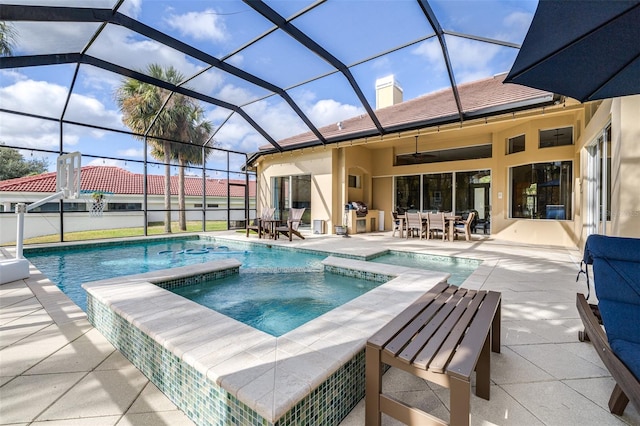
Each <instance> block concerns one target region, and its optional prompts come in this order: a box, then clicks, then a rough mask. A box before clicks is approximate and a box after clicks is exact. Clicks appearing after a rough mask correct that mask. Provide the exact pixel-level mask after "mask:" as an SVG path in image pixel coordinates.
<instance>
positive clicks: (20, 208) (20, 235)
mask: <svg viewBox="0 0 640 426" xmlns="http://www.w3.org/2000/svg"><path fill="white" fill-rule="evenodd" d="M26 212H27V205H26V204H25V203H18V204H16V214H17V215H18V226H17V230H16V259H23V258H24V256H23V255H22V245H23V241H24V214H25V213H26Z"/></svg>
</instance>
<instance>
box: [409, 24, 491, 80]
mask: <svg viewBox="0 0 640 426" xmlns="http://www.w3.org/2000/svg"><path fill="white" fill-rule="evenodd" d="M446 43H447V50H448V52H449V58H450V60H451V65H452V66H453V69H454V71H455V76H456V83H458V84H459V83H464V82H468V81H473V80H478V79H480V78H485V77H487V76H488V75H493V74H495V71H494V70H493V68H492V64H494V62H495V58H496V56H497V55H498V54H499V53H500V49H501V48H500V46H497V45H495V44H490V43H482V42H478V41H473V40H468V39H465V38H461V37H454V36H447V37H446ZM412 53H413V54H415V55H419V56H421V57H423V58H424V59H425V60H426V61H427V62H428V68H429V71H430V72H431V73H445V72H446V65H445V62H444V56H443V54H442V48H441V47H440V43H439V42H438V41H437V40H436V39H431V40H427V41H425V42H424V43H421V44H420V45H419V46H418V47H416V48H415V49H414V50H413V52H412Z"/></svg>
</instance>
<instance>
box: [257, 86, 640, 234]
mask: <svg viewBox="0 0 640 426" xmlns="http://www.w3.org/2000/svg"><path fill="white" fill-rule="evenodd" d="M596 106H597V104H580V103H578V102H575V101H570V100H567V101H566V102H565V103H562V104H558V105H555V106H552V107H546V108H544V109H543V108H536V109H532V110H527V111H521V112H517V113H512V114H508V115H503V116H499V117H489V118H487V119H486V120H484V119H481V120H474V121H471V122H464V123H462V124H460V123H456V124H452V125H447V126H439V127H432V128H425V129H419V130H415V131H407V132H403V133H394V134H388V135H385V136H382V137H377V138H368V139H364V140H363V139H354V140H353V141H347V142H341V143H339V144H331V145H327V146H326V147H315V148H304V149H302V150H296V151H293V152H286V153H283V154H280V153H277V154H267V155H264V156H262V157H260V158H259V159H258V160H257V162H256V166H257V175H258V182H259V183H258V188H259V190H258V194H259V195H258V206H259V208H258V209H259V210H260V209H261V208H262V207H265V206H268V205H269V204H270V203H271V194H272V193H271V188H270V185H271V182H272V178H273V177H277V176H287V175H301V174H310V175H311V178H312V179H311V182H312V184H311V193H312V198H311V220H324V221H326V222H327V228H326V229H327V231H328V232H330V233H332V232H334V225H341V224H342V220H343V219H342V217H343V208H344V204H345V203H346V202H348V201H363V202H365V203H366V204H367V205H368V206H369V209H373V210H382V211H384V212H385V213H386V214H385V215H384V222H385V229H386V230H391V229H392V222H391V214H390V213H391V211H392V210H394V177H396V176H403V175H417V174H428V173H444V172H459V171H473V170H490V171H491V190H490V206H491V235H492V236H493V237H495V238H499V239H504V240H511V241H518V242H522V243H530V244H546V245H557V246H579V245H581V244H583V242H584V238H585V236H586V230H585V224H584V221H585V215H584V211H585V209H586V208H587V204H586V198H587V195H586V185H585V182H586V181H587V179H588V176H587V175H586V173H587V171H586V167H585V165H586V156H587V151H586V148H585V147H586V145H588V144H589V143H591V142H592V141H593V140H594V138H595V137H596V136H597V135H598V133H599V132H600V133H601V132H602V130H603V129H604V128H605V127H606V125H607V123H608V122H611V125H612V141H611V143H612V145H611V148H612V150H611V152H612V201H611V206H610V207H611V212H612V220H611V222H610V224H608V227H607V232H606V233H607V234H609V235H618V236H634V237H639V236H640V189H639V185H640V96H629V97H625V98H617V99H614V100H606V101H603V102H601V103H600V105H599V106H598V107H597V110H595V113H594V112H593V110H594V109H595V108H596ZM587 122H588V124H585V123H587ZM562 127H573V137H574V144H573V145H567V146H557V147H550V148H539V147H538V134H539V133H538V132H539V131H540V130H546V129H555V128H562ZM521 134H524V135H525V141H526V144H525V151H523V152H518V153H514V154H507V153H506V144H507V140H508V138H512V137H514V136H518V135H521ZM415 136H418V143H419V149H420V151H432V150H439V149H450V148H455V147H464V146H472V145H480V144H487V143H491V144H492V157H491V158H486V159H480V160H464V161H450V162H442V163H431V164H417V165H404V166H396V165H394V159H395V156H396V155H398V154H403V153H412V152H414V150H415ZM553 161H572V162H573V170H572V172H573V177H572V182H573V195H572V212H571V215H570V216H569V217H568V219H567V220H550V219H514V218H511V217H510V214H509V212H510V202H511V196H510V168H511V167H514V166H519V165H524V164H531V163H541V162H553ZM349 175H352V176H359V182H360V187H359V188H353V187H352V188H350V187H349V186H348V177H349Z"/></svg>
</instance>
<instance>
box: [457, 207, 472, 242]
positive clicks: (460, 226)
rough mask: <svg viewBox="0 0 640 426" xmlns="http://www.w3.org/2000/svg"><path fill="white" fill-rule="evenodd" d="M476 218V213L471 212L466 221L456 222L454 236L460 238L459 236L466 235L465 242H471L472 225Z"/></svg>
mask: <svg viewBox="0 0 640 426" xmlns="http://www.w3.org/2000/svg"><path fill="white" fill-rule="evenodd" d="M475 217H476V212H474V211H470V212H469V215H468V216H467V218H466V219H465V220H459V221H456V222H455V224H454V225H453V235H454V237H456V238H457V237H458V235H459V234H464V238H465V240H467V241H469V240H471V225H472V224H473V221H474V219H475Z"/></svg>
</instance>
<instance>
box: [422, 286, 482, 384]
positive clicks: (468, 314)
mask: <svg viewBox="0 0 640 426" xmlns="http://www.w3.org/2000/svg"><path fill="white" fill-rule="evenodd" d="M486 294H487V292H486V291H479V292H477V293H476V294H475V295H474V297H473V300H472V301H471V303H470V304H469V306H468V307H467V310H466V311H465V312H464V314H463V315H462V317H460V320H459V321H458V322H457V324H456V326H455V327H454V328H453V330H452V331H451V333H449V337H447V340H445V342H444V343H443V344H442V346H441V347H440V350H439V351H438V353H437V354H436V355H435V356H434V357H433V360H431V362H430V363H429V370H431V371H434V372H436V373H444V371H445V369H446V368H447V364H448V363H449V360H450V359H451V357H452V355H453V353H454V351H455V349H456V347H457V346H458V343H459V342H460V340H461V339H462V336H464V333H465V331H466V330H467V327H468V326H469V323H470V322H471V320H472V319H473V317H474V315H475V313H476V310H477V309H478V306H480V303H481V302H482V299H484V296H485V295H486ZM414 364H416V365H418V366H419V367H421V368H427V365H426V361H425V360H424V359H422V355H418V357H417V358H416V360H415V361H414Z"/></svg>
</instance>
